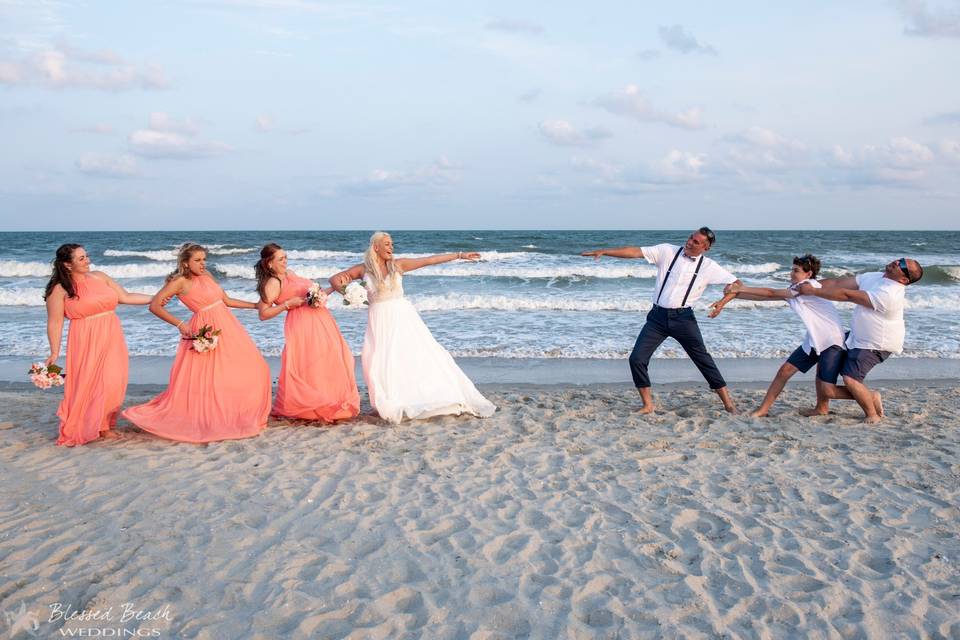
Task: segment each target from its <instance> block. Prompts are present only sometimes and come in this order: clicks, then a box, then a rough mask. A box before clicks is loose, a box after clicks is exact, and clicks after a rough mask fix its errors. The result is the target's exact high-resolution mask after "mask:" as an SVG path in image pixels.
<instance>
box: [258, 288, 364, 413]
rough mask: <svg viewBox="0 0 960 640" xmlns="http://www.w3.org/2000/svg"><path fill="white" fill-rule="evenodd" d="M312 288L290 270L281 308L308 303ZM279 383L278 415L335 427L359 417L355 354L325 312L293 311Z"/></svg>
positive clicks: (275, 406)
mask: <svg viewBox="0 0 960 640" xmlns="http://www.w3.org/2000/svg"><path fill="white" fill-rule="evenodd" d="M312 284H313V283H312V282H311V281H310V280H307V279H306V278H301V277H300V276H298V275H296V274H294V273H292V272H290V271H288V272H287V274H286V279H285V280H283V281H282V282H281V283H280V295H279V296H278V297H277V299H276V304H283V303H284V302H286V301H287V300H289V299H291V298H295V297H301V298H306V297H307V291H309V290H310V286H311V285H312ZM283 335H284V346H283V353H282V355H281V356H280V381H279V383H278V384H277V397H276V399H275V400H274V403H273V414H274V415H277V416H285V417H289V418H301V419H304V420H319V421H321V422H327V423H330V422H333V421H335V420H345V419H348V418H353V417H354V416H356V415H357V414H359V413H360V394H359V392H358V391H357V380H356V377H355V375H354V372H353V371H354V362H353V353H351V351H350V347H349V346H347V341H346V340H344V339H343V335H342V334H341V333H340V328H339V327H338V326H337V321H336V320H334V319H333V314H331V313H330V311H329V310H327V308H326V307H320V308H315V307H310V306H308V305H306V304H304V305H302V306H299V307H296V308H294V309H290V310H289V311H288V312H287V318H286V320H285V321H284V324H283Z"/></svg>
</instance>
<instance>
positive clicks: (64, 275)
mask: <svg viewBox="0 0 960 640" xmlns="http://www.w3.org/2000/svg"><path fill="white" fill-rule="evenodd" d="M82 246H83V245H82V244H73V243H68V244H62V245H60V246H59V247H57V255H56V257H55V258H54V259H53V273H51V274H50V281H49V282H47V288H46V289H45V290H44V291H43V299H44V300H46V299H47V298H49V297H50V293H51V292H53V288H54V287H55V286H57V285H58V284H59V285H60V286H61V287H63V290H64V291H66V292H67V297H68V298H76V297H77V292H76V290H75V289H74V288H73V278H71V277H70V270H69V269H67V263H68V262H70V261H71V260H73V252H74V251H76V250H77V249H79V248H80V247H82Z"/></svg>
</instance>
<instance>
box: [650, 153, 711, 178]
mask: <svg viewBox="0 0 960 640" xmlns="http://www.w3.org/2000/svg"><path fill="white" fill-rule="evenodd" d="M706 160H707V157H706V155H704V154H702V153H691V152H689V151H680V150H678V149H673V150H672V151H670V153H668V154H667V155H666V156H665V157H664V158H662V159H661V160H660V162H658V163H657V166H656V175H658V176H660V177H661V178H664V179H667V180H674V181H679V182H690V181H694V180H699V179H700V178H701V177H702V176H701V173H700V170H701V169H703V167H704V164H706Z"/></svg>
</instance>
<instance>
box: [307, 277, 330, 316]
mask: <svg viewBox="0 0 960 640" xmlns="http://www.w3.org/2000/svg"><path fill="white" fill-rule="evenodd" d="M307 304H308V305H310V306H311V307H313V308H314V309H319V308H320V307H325V306H327V294H326V293H325V292H324V291H323V287H321V286H320V285H319V284H317V283H316V282H314V283H313V285H312V286H311V287H310V290H309V291H307Z"/></svg>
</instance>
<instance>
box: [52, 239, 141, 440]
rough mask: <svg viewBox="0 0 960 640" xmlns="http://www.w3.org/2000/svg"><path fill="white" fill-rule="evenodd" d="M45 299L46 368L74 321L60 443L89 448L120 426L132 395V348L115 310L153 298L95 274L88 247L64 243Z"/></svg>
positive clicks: (60, 413) (59, 413)
mask: <svg viewBox="0 0 960 640" xmlns="http://www.w3.org/2000/svg"><path fill="white" fill-rule="evenodd" d="M43 299H44V300H46V302H47V339H48V340H49V342H50V357H48V358H47V360H46V362H45V364H47V365H50V364H53V363H54V362H56V360H57V358H59V357H60V340H61V338H62V336H63V318H64V317H65V316H66V317H67V318H70V329H69V330H68V332H67V366H66V373H67V376H66V381H65V384H64V389H63V401H62V402H61V403H60V407H59V408H58V409H57V416H58V417H59V418H60V437H58V438H57V444H59V445H65V446H68V447H72V446H74V445H78V444H86V443H87V442H91V441H93V440H96V439H97V438H99V437H100V436H101V435H103V434H105V433H106V432H108V431H109V430H110V428H111V427H113V426H115V425H116V423H117V413H118V412H119V411H120V405H121V404H122V403H123V398H124V396H125V395H126V393H127V371H128V366H129V363H128V361H127V343H126V341H125V340H124V339H123V330H122V329H121V328H120V318H118V317H117V314H116V313H114V309H116V308H117V305H118V304H147V303H149V302H150V296H148V295H144V294H142V293H128V292H127V291H126V289H124V288H123V287H121V286H120V285H119V284H117V283H116V282H114V281H113V279H111V278H110V276H108V275H107V274H105V273H102V272H100V271H91V270H90V258H89V256H87V252H86V250H85V249H84V248H83V246H81V245H79V244H64V245H61V246H60V248H58V249H57V255H56V257H55V258H54V260H53V274H52V275H51V276H50V281H49V282H48V283H47V288H46V290H45V291H44V294H43Z"/></svg>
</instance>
